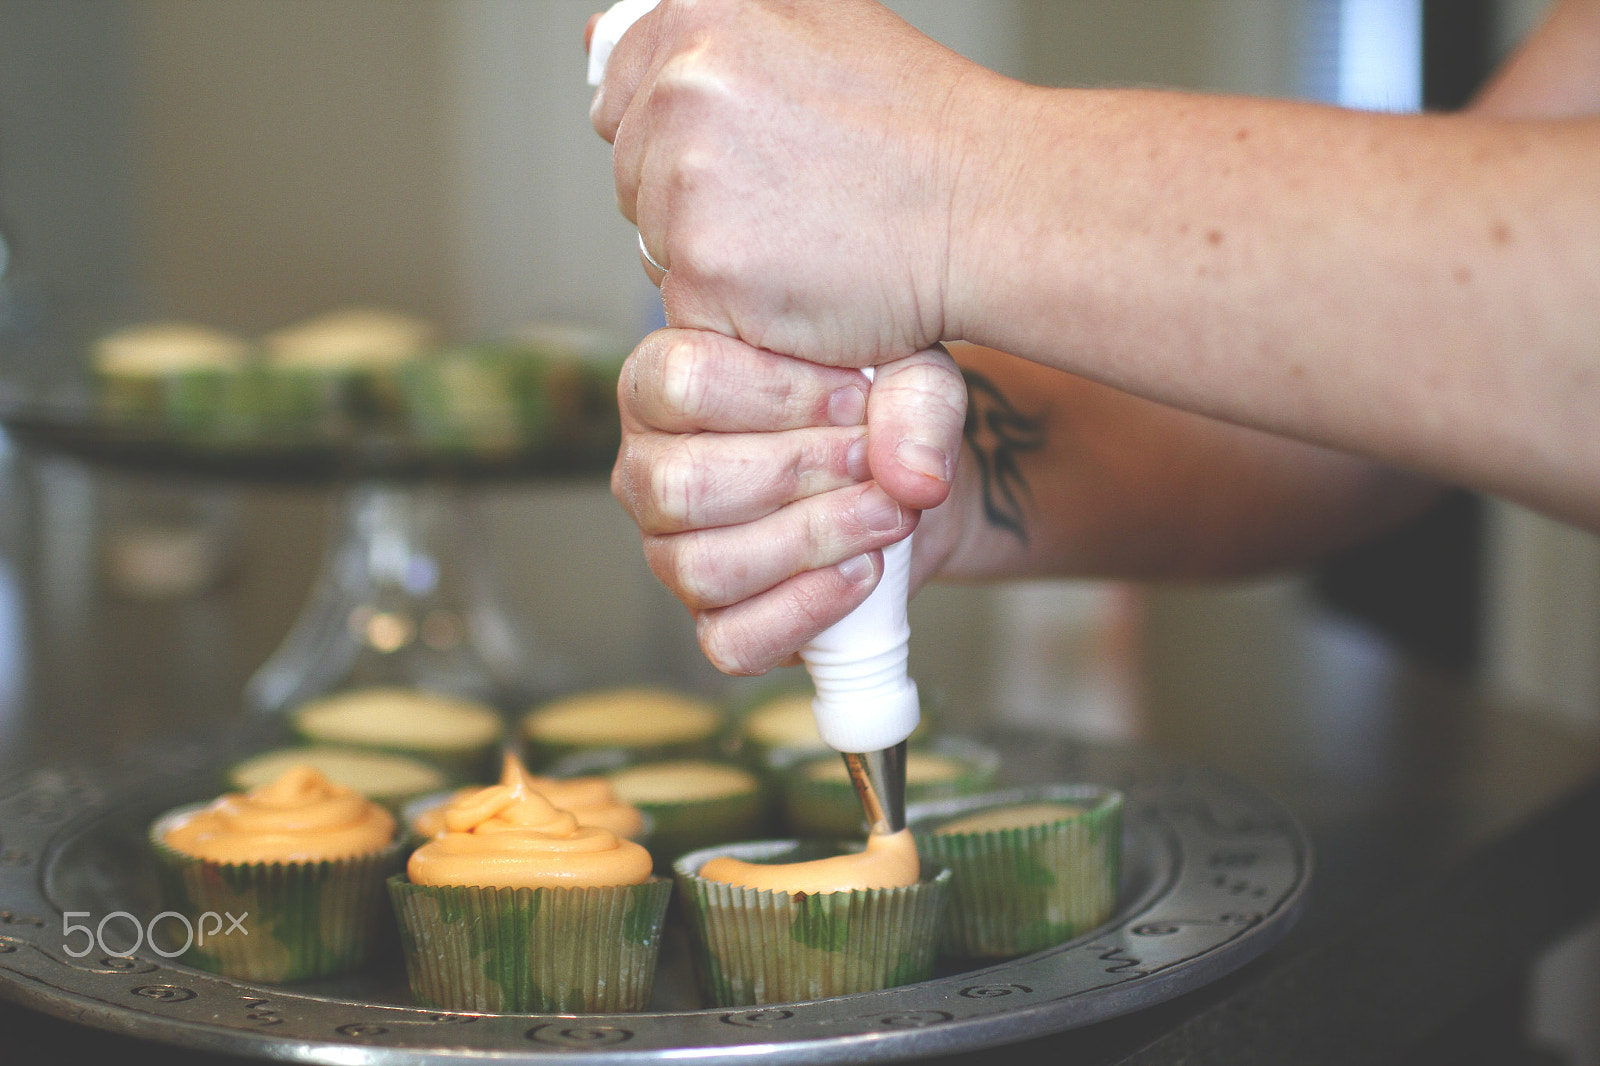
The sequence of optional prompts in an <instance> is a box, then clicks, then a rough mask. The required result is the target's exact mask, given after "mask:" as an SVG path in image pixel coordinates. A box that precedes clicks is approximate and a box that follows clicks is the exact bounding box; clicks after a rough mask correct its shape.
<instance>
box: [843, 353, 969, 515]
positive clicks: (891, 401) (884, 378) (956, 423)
mask: <svg viewBox="0 0 1600 1066" xmlns="http://www.w3.org/2000/svg"><path fill="white" fill-rule="evenodd" d="M876 375H877V376H876V377H875V378H874V379H873V383H872V391H871V393H870V395H869V397H868V401H867V421H868V424H869V425H870V426H871V427H872V432H871V435H870V438H869V444H868V453H867V461H868V465H869V466H870V467H871V470H872V476H873V477H874V478H876V479H877V481H878V483H879V484H880V485H882V486H883V489H884V491H886V492H887V493H889V495H891V496H893V497H894V498H895V499H897V500H899V501H900V502H901V503H903V504H905V505H906V506H907V507H912V508H915V509H917V510H926V509H928V508H930V507H936V506H938V505H939V504H941V503H943V502H944V499H945V497H946V496H948V495H949V494H950V483H951V481H952V480H953V479H954V478H955V470H956V460H957V459H958V458H960V454H961V441H962V429H963V427H964V425H965V422H966V417H967V388H966V382H965V381H964V380H963V379H962V377H961V371H960V369H958V368H957V367H956V364H955V360H953V359H951V358H950V353H949V352H947V351H945V350H944V347H943V346H942V345H940V346H936V347H934V348H931V349H929V350H927V351H923V352H918V353H917V354H915V355H911V356H907V357H906V358H904V359H897V360H895V361H894V362H891V363H885V364H883V365H882V366H880V367H878V369H877V371H876Z"/></svg>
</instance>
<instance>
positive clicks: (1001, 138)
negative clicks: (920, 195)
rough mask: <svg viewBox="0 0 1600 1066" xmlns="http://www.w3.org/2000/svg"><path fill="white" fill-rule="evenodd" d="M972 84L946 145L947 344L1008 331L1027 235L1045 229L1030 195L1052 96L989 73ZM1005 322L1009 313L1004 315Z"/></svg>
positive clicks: (1030, 251)
mask: <svg viewBox="0 0 1600 1066" xmlns="http://www.w3.org/2000/svg"><path fill="white" fill-rule="evenodd" d="M984 74H985V76H984V77H983V78H982V79H977V78H975V79H973V82H974V83H975V84H973V85H972V87H971V89H970V91H969V94H968V98H967V99H966V100H963V101H961V105H960V108H959V111H957V110H956V109H955V108H952V112H953V113H959V114H960V115H961V116H962V121H963V125H962V128H960V129H957V130H955V131H953V132H952V133H951V135H950V137H949V140H948V150H949V159H950V166H951V170H952V174H953V178H952V181H951V191H950V198H949V203H950V208H949V210H950V217H949V221H948V227H947V232H948V234H949V236H948V244H947V249H946V270H945V290H944V304H943V306H944V335H943V337H942V338H941V339H943V340H971V341H976V342H978V343H986V340H985V338H989V337H993V336H996V335H997V330H1000V331H1003V328H1004V324H1003V323H999V322H997V321H996V318H997V312H999V309H1000V308H1002V307H1005V306H1007V305H1010V304H1012V303H1014V301H1015V295H1016V294H1015V293H1014V292H1012V291H1011V290H1012V289H1014V287H1015V285H1016V283H1017V280H1018V267H1019V264H1027V263H1029V262H1031V261H1032V260H1031V259H1030V256H1032V255H1034V254H1037V253H1038V252H1039V250H1040V249H1039V248H1038V247H1037V246H1034V247H1030V246H1029V242H1028V240H1027V239H1026V238H1025V236H1023V235H1024V234H1025V233H1026V232H1027V231H1028V230H1029V229H1030V228H1037V226H1038V225H1039V223H1038V222H1037V221H1035V220H1032V219H1031V218H1030V212H1032V211H1034V210H1037V209H1038V207H1039V206H1040V205H1038V204H1037V203H1035V202H1034V201H1035V200H1036V199H1037V195H1036V192H1030V178H1029V175H1030V171H1032V170H1035V169H1036V168H1037V165H1038V157H1039V151H1040V147H1041V146H1040V143H1039V141H1040V139H1041V133H1042V132H1043V131H1044V130H1045V129H1046V127H1045V125H1044V123H1045V122H1046V121H1047V119H1046V116H1045V114H1044V112H1045V110H1046V108H1047V106H1048V101H1049V98H1050V97H1051V96H1052V95H1054V94H1053V93H1052V92H1051V91H1050V90H1046V89H1040V88H1038V87H1036V86H1030V85H1025V84H1023V83H1021V82H1017V81H1013V80H1011V79H1007V78H1002V77H1000V76H999V75H994V74H989V73H988V72H984ZM1000 317H1003V312H1001V313H1000Z"/></svg>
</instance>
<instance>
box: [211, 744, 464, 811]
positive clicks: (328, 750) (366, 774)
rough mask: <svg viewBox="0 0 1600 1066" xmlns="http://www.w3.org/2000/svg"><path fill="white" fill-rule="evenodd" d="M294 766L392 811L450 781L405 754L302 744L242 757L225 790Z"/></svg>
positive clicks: (253, 785) (229, 773)
mask: <svg viewBox="0 0 1600 1066" xmlns="http://www.w3.org/2000/svg"><path fill="white" fill-rule="evenodd" d="M296 766H309V767H311V768H312V769H314V770H316V771H317V772H318V773H319V774H321V775H322V776H323V777H326V778H327V779H328V780H329V781H332V782H333V783H334V784H336V785H344V786H345V787H347V788H351V789H354V790H355V791H357V792H359V793H361V794H362V795H363V796H366V797H367V798H368V799H370V800H374V801H376V802H378V803H381V804H383V805H384V806H386V807H389V808H391V809H393V810H398V809H399V808H400V807H401V806H403V805H404V804H406V803H408V802H410V801H411V800H414V799H416V798H417V797H419V796H424V795H427V794H428V793H430V792H438V791H439V790H440V789H442V788H444V787H446V786H447V785H449V783H450V780H449V778H447V777H446V776H445V773H444V771H443V770H441V769H439V768H438V767H437V766H434V765H433V764H432V763H426V762H423V761H421V760H420V759H413V758H411V757H409V756H406V755H397V754H394V753H393V752H386V751H372V750H368V749H364V748H340V747H332V746H329V745H324V744H301V745H296V746H294V747H287V748H272V749H270V750H268V751H263V752H259V753H257V754H255V755H252V756H250V757H248V758H246V759H241V760H240V761H238V762H236V763H234V764H233V765H232V766H230V767H228V770H227V773H226V782H225V787H227V788H231V789H237V790H240V791H248V790H250V789H252V788H258V787H260V786H261V785H264V784H266V783H268V782H269V781H272V780H275V779H276V778H278V777H279V776H281V775H282V774H283V773H284V772H285V771H286V770H290V769H292V768H294V767H296Z"/></svg>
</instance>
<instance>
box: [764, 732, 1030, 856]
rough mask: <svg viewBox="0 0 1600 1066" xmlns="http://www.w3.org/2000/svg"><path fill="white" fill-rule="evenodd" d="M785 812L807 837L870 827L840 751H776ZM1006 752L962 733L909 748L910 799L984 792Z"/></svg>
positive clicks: (834, 836) (847, 834)
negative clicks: (1000, 754)
mask: <svg viewBox="0 0 1600 1066" xmlns="http://www.w3.org/2000/svg"><path fill="white" fill-rule="evenodd" d="M772 763H773V765H774V766H775V767H776V768H777V775H778V780H779V788H780V789H781V791H782V796H783V814H784V817H785V818H786V819H787V820H788V823H789V828H790V830H791V831H792V832H794V833H795V834H797V835H799V836H802V837H818V838H821V839H824V840H834V839H839V838H848V837H858V836H860V835H861V833H862V832H863V831H864V829H865V818H864V816H863V815H862V812H861V801H860V799H859V798H858V796H857V794H856V790H855V786H854V785H852V784H851V783H850V774H849V771H848V770H847V769H846V768H845V764H844V760H843V759H841V758H840V757H839V754H838V752H829V751H825V752H807V751H802V752H799V753H791V752H789V751H780V752H777V753H775V754H774V756H773V759H772ZM999 768H1000V756H999V754H998V753H997V752H995V750H994V749H993V748H990V747H987V746H985V745H983V744H978V743H976V742H974V741H970V740H965V739H962V738H959V737H938V738H936V739H934V740H932V741H930V742H929V743H927V744H926V745H914V746H912V747H910V748H909V749H908V750H907V752H906V802H908V803H919V802H926V801H931V800H935V799H946V798H950V797H954V796H967V795H972V794H973V793H977V792H982V791H983V790H984V789H986V788H988V787H989V785H990V783H991V782H993V781H994V776H995V774H996V772H998V770H999Z"/></svg>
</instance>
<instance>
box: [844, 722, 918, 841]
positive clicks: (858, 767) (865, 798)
mask: <svg viewBox="0 0 1600 1066" xmlns="http://www.w3.org/2000/svg"><path fill="white" fill-rule="evenodd" d="M843 755H844V765H845V767H846V768H847V769H848V770H849V771H850V783H851V784H853V785H855V787H856V795H857V796H858V797H860V799H861V809H862V810H863V811H865V812H866V815H867V827H868V829H869V830H870V831H871V832H873V833H898V832H899V831H900V830H902V829H904V828H905V827H906V742H905V741H903V740H902V741H901V742H900V743H898V744H896V745H895V746H894V747H892V748H885V749H884V750H882V751H863V752H852V751H847V752H844V753H843Z"/></svg>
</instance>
